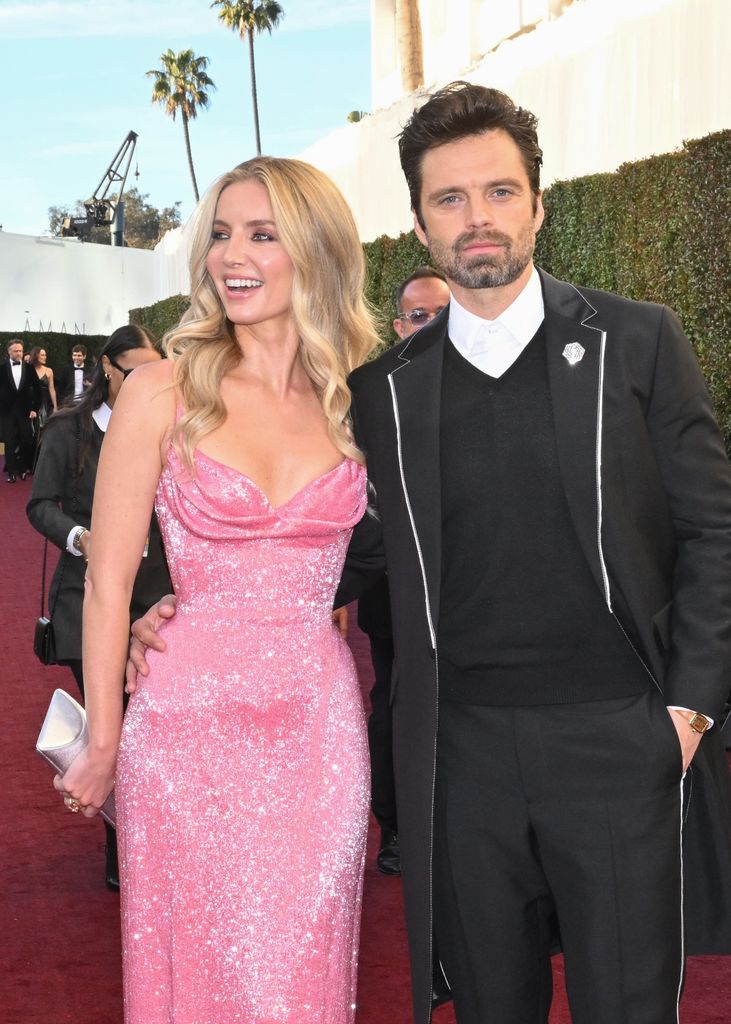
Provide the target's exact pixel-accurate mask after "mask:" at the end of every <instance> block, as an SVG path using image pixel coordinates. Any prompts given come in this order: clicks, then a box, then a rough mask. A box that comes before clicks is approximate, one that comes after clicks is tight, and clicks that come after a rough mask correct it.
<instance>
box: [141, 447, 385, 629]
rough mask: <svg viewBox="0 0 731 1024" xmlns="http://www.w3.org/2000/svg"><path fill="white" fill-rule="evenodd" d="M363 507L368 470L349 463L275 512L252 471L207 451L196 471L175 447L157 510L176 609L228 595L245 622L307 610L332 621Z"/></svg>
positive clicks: (314, 482)
mask: <svg viewBox="0 0 731 1024" xmlns="http://www.w3.org/2000/svg"><path fill="white" fill-rule="evenodd" d="M365 506H366V473H365V469H364V467H363V466H361V465H359V464H358V463H357V462H355V461H354V460H352V459H347V458H346V459H344V460H343V461H342V462H340V463H339V464H338V465H337V466H335V468H334V469H332V470H330V471H329V472H327V473H324V474H323V475H322V476H319V477H317V478H315V479H314V480H312V481H310V482H309V483H308V484H306V485H305V486H304V487H303V488H302V489H301V490H300V491H298V492H297V493H296V494H295V495H294V496H293V497H292V498H290V499H289V501H287V502H286V503H285V504H283V505H279V506H276V507H275V506H272V505H271V504H270V503H269V501H268V499H267V497H266V495H265V494H264V493H263V491H262V490H261V488H260V487H258V486H257V484H255V483H254V482H253V481H252V480H251V479H249V477H247V476H246V475H245V474H243V473H241V472H239V471H238V470H236V469H233V468H232V467H231V466H227V465H225V464H223V463H221V462H218V461H217V460H216V459H213V458H211V457H210V456H208V455H204V454H203V453H202V452H200V451H196V452H195V473H194V474H191V473H190V472H189V471H188V469H187V468H186V467H185V465H184V464H183V462H182V460H181V458H180V456H179V455H178V453H177V452H176V450H175V448H174V447H173V446H172V445H171V446H170V448H169V454H168V462H167V465H166V466H165V468H164V470H163V472H162V475H161V477H160V483H159V485H158V490H157V496H156V500H155V508H156V511H157V515H158V519H159V522H160V528H161V531H162V535H163V539H164V542H165V550H166V553H167V559H168V564H169V567H170V574H171V577H172V580H173V585H174V587H175V592H176V594H177V596H178V601H179V605H178V610H179V611H181V610H185V609H186V608H187V609H188V610H191V611H192V610H194V609H202V608H203V607H205V606H206V605H207V604H208V602H209V601H210V598H211V597H215V600H216V601H217V602H220V601H225V600H226V597H227V595H228V596H229V597H230V599H231V602H232V603H235V605H236V607H238V609H239V610H240V613H241V616H242V618H245V619H248V620H251V619H252V618H254V619H256V620H257V621H262V620H266V619H269V618H271V619H278V620H280V621H281V618H282V616H283V615H285V616H288V615H289V614H292V613H293V612H295V613H297V614H300V615H302V614H303V613H304V612H306V611H307V610H308V609H309V610H310V611H311V612H313V611H314V612H315V613H316V614H318V617H319V616H324V617H325V618H326V620H327V621H329V617H330V611H331V609H332V601H333V597H334V594H335V590H336V588H337V584H338V582H339V579H340V574H341V571H342V565H343V561H344V559H345V551H346V548H347V545H348V541H349V539H350V533H351V530H352V527H353V526H354V525H355V524H356V523H357V522H358V520H359V519H360V518H361V516H362V515H363V512H364V511H365ZM242 580H243V581H244V586H242Z"/></svg>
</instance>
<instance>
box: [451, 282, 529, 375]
mask: <svg viewBox="0 0 731 1024" xmlns="http://www.w3.org/2000/svg"><path fill="white" fill-rule="evenodd" d="M544 316H545V310H544V307H543V291H542V289H541V278H540V275H539V274H538V271H537V270H536V268H535V267H533V271H532V273H531V275H530V277H529V278H528V281H527V283H526V285H525V287H524V288H523V290H522V291H521V292H520V294H519V295H518V296H517V297H516V298H515V299H513V301H512V302H511V303H510V305H509V306H508V308H507V309H504V310H503V312H502V313H501V314H500V316H499V317H497V319H495V320H487V319H485V318H484V317H481V316H476V314H474V313H470V311H469V310H468V309H465V308H464V306H460V304H459V302H457V300H456V299H455V297H454V295H453V296H452V299H451V302H450V304H449V337H450V340H451V341H452V343H453V344H454V345H455V346H456V347H457V348H458V349H459V351H460V352H462V353H463V354H464V355H469V353H470V352H471V351H472V350H473V348H474V347H475V345H476V344H478V343H480V342H481V341H482V338H483V335H484V329H485V327H486V326H489V325H491V324H499V325H500V327H501V328H502V330H503V331H504V332H506V333H507V334H509V335H511V336H512V337H513V338H514V339H515V340H516V342H517V343H518V344H519V345H520V347H521V348H522V347H524V346H525V345H527V344H528V342H529V341H530V340H531V338H532V337H533V335H534V334H535V333H536V331H537V330H538V328H539V327H540V326H541V324H542V323H543V319H544Z"/></svg>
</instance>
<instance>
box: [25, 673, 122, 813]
mask: <svg viewBox="0 0 731 1024" xmlns="http://www.w3.org/2000/svg"><path fill="white" fill-rule="evenodd" d="M88 742H89V730H88V728H87V725H86V711H84V709H83V708H82V706H81V704H79V703H78V702H77V701H75V700H74V698H73V697H72V696H71V695H70V694H68V693H66V691H65V690H55V691H54V694H53V697H51V703H50V704H49V705H48V711H47V712H46V717H45V719H44V720H43V725H42V726H41V731H40V733H39V734H38V739H37V740H36V750H37V751H38V753H39V754H40V755H41V757H42V758H45V760H46V761H48V763H49V764H50V766H51V767H52V768H55V769H56V771H57V772H58V773H59V775H63V774H64V772H65V771H66V769H67V768H68V767H69V765H70V764H71V762H72V761H73V760H74V758H75V757H76V756H77V755H78V754H80V753H81V751H82V750H83V749H84V747H85V746H86V745H87V743H88ZM99 813H100V814H101V816H102V817H103V818H104V819H105V820H106V821H108V822H109V824H110V825H115V824H116V822H115V817H116V815H115V808H114V790H112V792H111V793H110V794H109V796H108V797H107V799H106V800H105V801H104V806H103V807H102V809H101V811H100V812H99Z"/></svg>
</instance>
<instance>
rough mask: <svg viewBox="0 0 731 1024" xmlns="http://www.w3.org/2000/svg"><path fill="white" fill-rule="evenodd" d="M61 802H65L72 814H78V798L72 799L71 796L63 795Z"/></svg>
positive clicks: (79, 806)
mask: <svg viewBox="0 0 731 1024" xmlns="http://www.w3.org/2000/svg"><path fill="white" fill-rule="evenodd" d="M63 802H64V803H65V804H66V806H67V807H68V809H69V810H70V811H71V813H72V814H78V813H79V811H80V810H81V804H80V803H79V801H78V800H74V798H73V797H72V796H65V797H64V798H63Z"/></svg>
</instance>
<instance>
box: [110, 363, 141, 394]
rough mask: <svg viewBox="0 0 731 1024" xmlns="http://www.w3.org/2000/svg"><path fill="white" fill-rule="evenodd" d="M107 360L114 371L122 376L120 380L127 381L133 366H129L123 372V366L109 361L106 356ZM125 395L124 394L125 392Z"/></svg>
mask: <svg viewBox="0 0 731 1024" xmlns="http://www.w3.org/2000/svg"><path fill="white" fill-rule="evenodd" d="M107 359H109V362H110V363H111V364H112V366H113V367H114V369H115V370H119V372H120V373H121V374H122V380H127V378H128V377H129V375H130V373H132V371H133V370H134V369H135V367H134V366H130V368H129V370H125V368H124V367H123V366H120V365H119V363H115V362H114V360H113V359H111V358H110V357H109V356H107ZM125 394H126V392H125Z"/></svg>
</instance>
